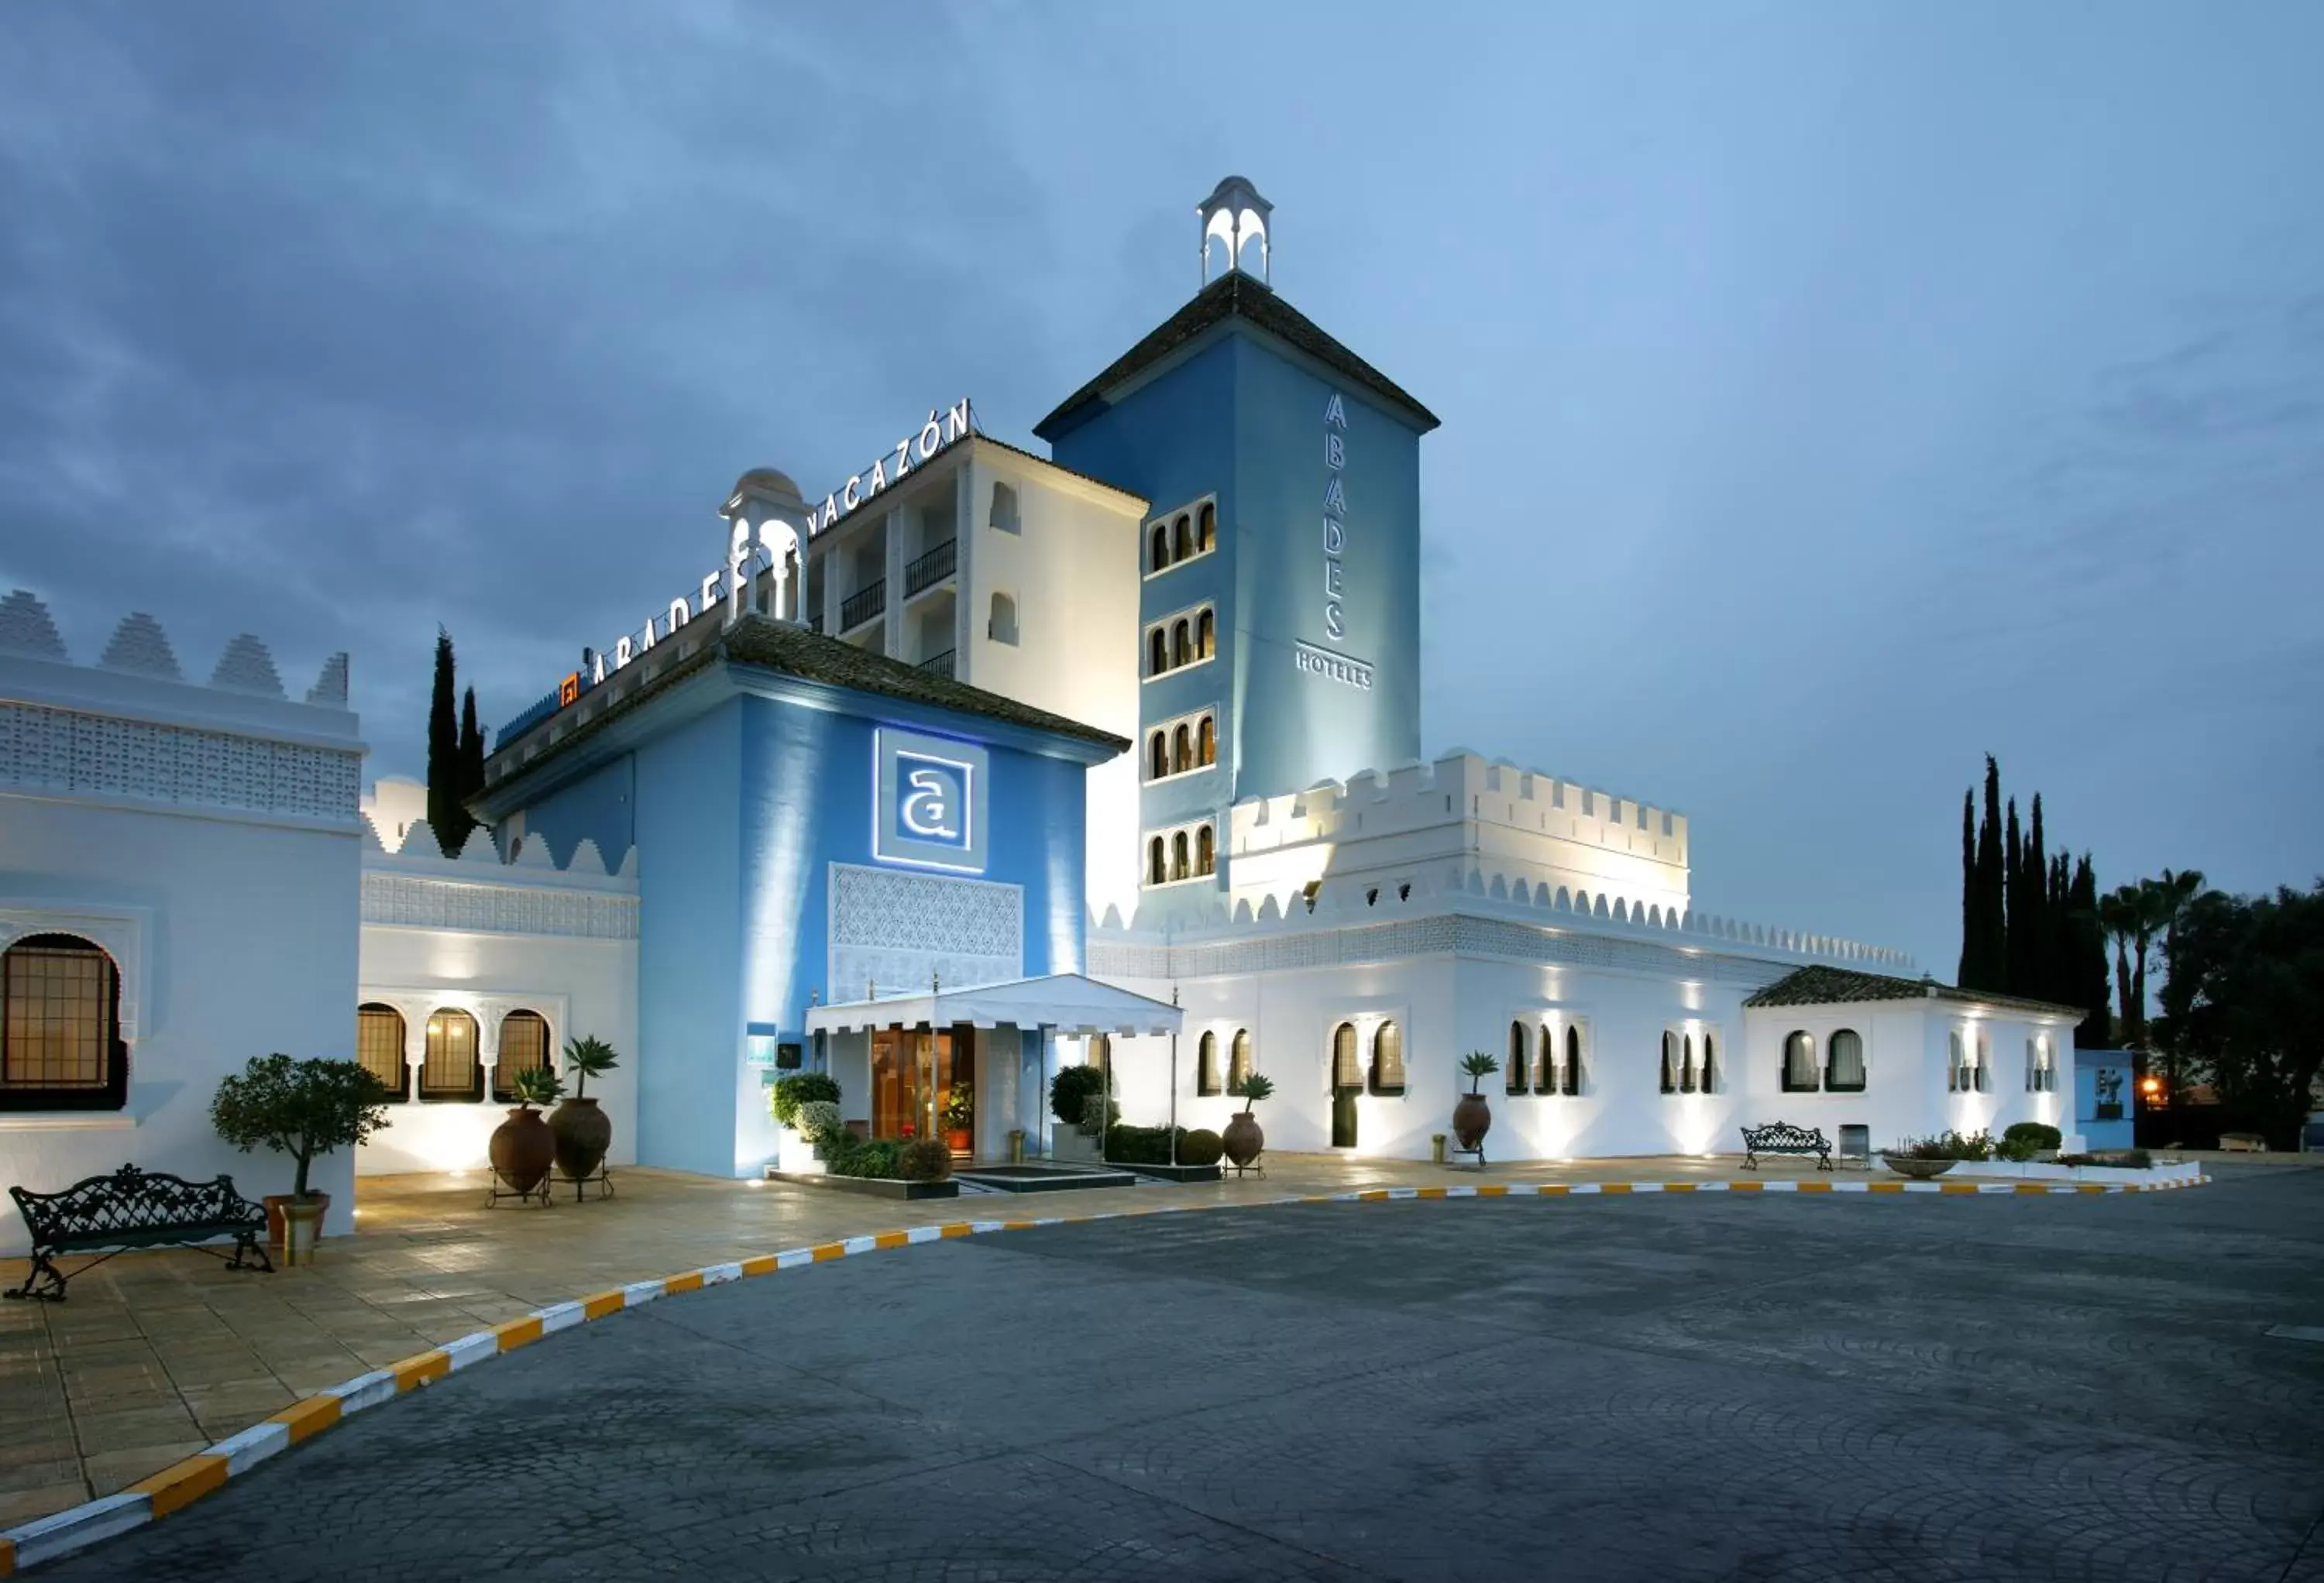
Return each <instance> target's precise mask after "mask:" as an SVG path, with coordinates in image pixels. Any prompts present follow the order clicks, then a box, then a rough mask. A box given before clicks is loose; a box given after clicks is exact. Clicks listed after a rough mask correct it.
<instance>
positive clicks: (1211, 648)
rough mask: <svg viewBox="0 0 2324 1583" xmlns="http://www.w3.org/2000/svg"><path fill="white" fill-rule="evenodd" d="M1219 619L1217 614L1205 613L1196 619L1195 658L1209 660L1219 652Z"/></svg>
mask: <svg viewBox="0 0 2324 1583" xmlns="http://www.w3.org/2000/svg"><path fill="white" fill-rule="evenodd" d="M1218 647H1219V618H1218V615H1217V613H1216V612H1213V611H1207V610H1206V611H1204V612H1203V613H1202V614H1201V615H1198V616H1196V617H1195V618H1194V658H1197V659H1208V658H1210V657H1211V656H1212V655H1213V654H1215V653H1216V652H1218Z"/></svg>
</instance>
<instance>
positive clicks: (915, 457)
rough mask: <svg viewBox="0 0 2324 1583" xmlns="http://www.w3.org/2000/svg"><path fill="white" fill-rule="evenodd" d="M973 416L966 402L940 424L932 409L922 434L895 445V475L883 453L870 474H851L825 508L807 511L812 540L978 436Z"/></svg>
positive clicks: (954, 407)
mask: <svg viewBox="0 0 2324 1583" xmlns="http://www.w3.org/2000/svg"><path fill="white" fill-rule="evenodd" d="M972 416H973V415H972V414H971V413H970V411H969V409H968V402H967V400H965V399H963V400H958V401H955V402H954V403H953V404H952V406H951V407H950V408H949V409H947V410H945V415H944V419H943V421H941V422H939V421H937V419H936V409H935V408H933V407H931V408H929V409H928V419H927V422H926V423H923V424H922V425H920V429H919V432H918V434H908V435H906V436H905V437H903V438H902V439H899V440H898V441H897V442H896V452H895V457H894V460H895V464H896V465H895V467H894V469H893V470H892V471H891V470H890V468H889V466H888V463H889V460H890V458H889V456H887V454H886V453H884V452H883V453H881V455H880V456H876V457H874V458H873V459H872V462H871V467H870V468H869V469H868V470H866V471H864V472H862V473H851V474H848V477H847V482H846V483H844V484H842V485H840V486H839V487H838V488H837V489H835V490H833V491H832V492H830V493H829V494H827V495H825V496H824V497H823V504H821V505H820V506H814V507H810V508H809V509H808V511H807V533H808V535H809V537H813V536H814V535H816V534H818V533H826V532H829V531H830V530H831V529H832V528H833V526H834V525H835V524H837V523H840V522H844V521H845V520H847V517H848V514H849V513H850V512H852V511H854V510H855V509H856V508H857V507H858V506H861V505H862V504H863V503H864V502H867V501H870V500H871V499H872V498H873V497H874V496H876V495H878V494H879V493H880V492H881V491H882V490H885V489H887V488H888V487H889V486H890V485H891V484H897V483H902V482H903V481H904V475H905V474H908V473H909V472H911V470H912V469H913V468H914V467H916V466H926V465H927V464H928V463H929V462H931V461H933V460H935V459H936V455H937V454H938V453H939V452H941V451H943V450H944V449H945V447H947V446H951V445H952V444H954V442H955V441H958V440H964V439H966V438H967V437H969V436H970V435H972V434H973V433H974V432H975V428H974V427H973V422H972Z"/></svg>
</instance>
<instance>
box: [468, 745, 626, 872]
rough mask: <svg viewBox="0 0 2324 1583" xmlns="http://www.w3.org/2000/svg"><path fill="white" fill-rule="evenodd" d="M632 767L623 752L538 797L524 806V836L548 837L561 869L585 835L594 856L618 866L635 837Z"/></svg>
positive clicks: (609, 868) (607, 864)
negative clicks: (594, 852) (609, 761)
mask: <svg viewBox="0 0 2324 1583" xmlns="http://www.w3.org/2000/svg"><path fill="white" fill-rule="evenodd" d="M632 770H633V766H632V760H631V759H630V757H629V755H627V754H623V755H622V757H621V758H619V759H614V760H613V761H612V762H611V763H608V764H605V765H603V766H601V767H600V768H598V769H597V770H596V771H595V773H594V774H591V775H588V776H586V777H585V778H582V779H579V780H576V781H575V782H574V783H573V784H572V785H570V786H566V787H558V789H557V790H556V791H554V792H552V793H550V794H549V796H545V797H543V798H541V800H540V801H539V802H538V803H536V804H534V805H532V806H530V807H529V808H527V809H526V810H525V811H524V836H525V839H526V840H528V841H545V842H548V843H549V855H550V856H551V857H553V858H555V859H556V860H557V866H558V868H560V869H561V868H564V867H566V866H567V865H568V864H570V863H571V862H572V861H573V849H574V848H575V847H576V846H578V845H580V844H581V841H582V838H583V837H585V836H586V837H587V838H588V839H589V840H591V841H594V842H596V843H597V855H598V856H599V857H600V858H602V859H604V864H605V869H606V871H607V872H608V873H610V872H612V871H613V870H617V869H619V868H620V867H621V866H622V854H623V853H625V852H627V851H629V850H630V848H631V846H632V845H633V844H634V843H635V842H636V840H637V824H636V807H635V801H634V799H635V796H636V792H637V787H636V782H635V777H634V775H633V773H632ZM501 856H502V857H503V858H506V857H507V856H508V853H507V852H506V851H503V852H502V854H501Z"/></svg>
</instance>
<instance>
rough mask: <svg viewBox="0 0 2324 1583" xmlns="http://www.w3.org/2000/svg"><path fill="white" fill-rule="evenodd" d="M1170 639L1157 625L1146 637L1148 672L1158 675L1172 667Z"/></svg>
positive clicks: (1148, 673) (1151, 674)
mask: <svg viewBox="0 0 2324 1583" xmlns="http://www.w3.org/2000/svg"><path fill="white" fill-rule="evenodd" d="M1169 642H1170V640H1169V639H1168V638H1167V637H1165V636H1164V635H1163V631H1162V629H1161V628H1159V627H1157V628H1155V629H1154V630H1153V631H1151V632H1149V633H1148V634H1147V637H1146V674H1147V675H1148V676H1160V675H1161V674H1162V673H1163V672H1164V671H1166V670H1168V669H1169V668H1170V648H1169Z"/></svg>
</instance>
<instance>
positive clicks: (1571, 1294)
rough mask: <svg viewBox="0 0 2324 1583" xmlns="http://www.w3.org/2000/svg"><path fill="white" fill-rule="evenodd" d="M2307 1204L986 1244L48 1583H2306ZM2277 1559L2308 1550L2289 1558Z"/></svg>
mask: <svg viewBox="0 0 2324 1583" xmlns="http://www.w3.org/2000/svg"><path fill="white" fill-rule="evenodd" d="M2319 1211H2324V1173H2317V1172H2310V1171H2287V1170H2282V1169H2278V1170H2273V1171H2264V1172H2262V1171H2255V1172H2252V1173H2232V1172H2230V1173H2223V1176H2222V1180H2221V1181H2220V1182H2219V1183H2218V1184H2217V1185H2215V1186H2212V1187H2209V1188H2205V1189H2201V1190H2199V1191H2196V1192H2179V1193H2169V1194H2162V1195H2157V1196H2153V1197H2139V1198H2114V1199H2094V1198H2071V1199H2047V1198H2015V1197H2012V1198H1981V1199H1980V1198H1946V1199H1934V1198H1886V1199H1879V1198H1863V1197H1848V1198H1840V1197H1832V1198H1821V1197H1818V1198H1805V1197H1794V1196H1789V1195H1785V1196H1780V1197H1774V1196H1771V1197H1766V1198H1760V1197H1750V1198H1744V1197H1727V1196H1724V1195H1720V1196H1692V1197H1687V1198H1673V1199H1655V1198H1637V1199H1628V1200H1626V1199H1618V1198H1608V1199H1599V1200H1549V1201H1473V1202H1457V1201H1456V1202H1449V1203H1448V1202H1436V1203H1378V1204H1362V1205H1316V1206H1300V1207H1289V1208H1281V1209H1268V1210H1216V1211H1206V1212H1201V1213H1194V1214H1188V1215H1184V1216H1167V1217H1161V1218H1147V1219H1139V1220H1135V1221H1125V1222H1118V1223H1108V1224H1102V1225H1096V1226H1081V1227H1066V1228H1060V1229H1053V1230H1043V1231H1035V1232H1025V1233H1015V1234H1010V1235H1008V1236H1003V1237H993V1238H972V1239H968V1240H964V1241H959V1242H948V1243H943V1244H936V1245H929V1246H926V1247H915V1248H910V1249H905V1250H900V1251H896V1252H891V1253H885V1254H881V1255H877V1256H869V1257H862V1258H852V1259H847V1260H844V1261H842V1262H840V1263H837V1264H834V1265H823V1266H818V1267H816V1268H813V1269H807V1270H800V1271H795V1272H791V1273H788V1274H785V1275H777V1276H773V1277H770V1278H767V1279H762V1280H759V1281H752V1282H746V1283H741V1284H734V1285H730V1286H724V1287H718V1288H715V1289H712V1290H710V1291H706V1292H703V1293H694V1294H690V1295H687V1296H684V1297H680V1298H677V1299H673V1300H669V1301H666V1302H658V1303H655V1304H653V1305H651V1306H650V1307H649V1308H646V1309H644V1310H642V1311H638V1312H635V1313H630V1314H622V1315H617V1316H615V1317H613V1318H612V1319H610V1320H607V1321H603V1322H601V1323H598V1324H595V1325H592V1326H588V1327H586V1328H584V1329H582V1330H575V1331H571V1332H568V1333H567V1334H565V1335H562V1336H559V1337H556V1338H553V1339H550V1340H549V1341H546V1342H543V1343H542V1344H540V1345H539V1346H536V1347H532V1348H527V1349H525V1350H522V1351H520V1352H517V1353H513V1354H512V1355H510V1356H508V1357H506V1358H500V1359H498V1360H496V1361H494V1362H493V1363H491V1364H489V1365H487V1366H485V1367H481V1368H477V1369H475V1370H471V1371H469V1372H466V1373H464V1374H461V1375H458V1376H455V1377H453V1378H451V1379H450V1380H447V1381H445V1382H443V1383H441V1384H438V1385H434V1386H431V1387H429V1389H428V1390H426V1391H425V1392H423V1393H421V1394H419V1395H418V1396H417V1397H414V1398H407V1399H405V1400H403V1401H401V1402H397V1403H392V1404H388V1405H386V1406H384V1407H382V1408H379V1409H377V1410H375V1411H374V1412H371V1413H365V1414H364V1415H362V1416H361V1417H359V1418H357V1419H355V1420H354V1421H352V1422H350V1423H348V1424H347V1425H346V1426H345V1427H343V1428H341V1429H337V1430H335V1431H331V1432H330V1433H329V1434H327V1435H326V1436H324V1437H322V1438H321V1439H320V1440H317V1441H315V1442H313V1443H312V1444H311V1445H309V1446H306V1447H302V1448H300V1449H298V1450H294V1451H292V1452H291V1453H289V1454H287V1455H285V1456H282V1457H281V1458H278V1459H275V1460H274V1461H272V1462H271V1463H268V1464H267V1465H265V1466H264V1467H263V1468H260V1469H258V1470H257V1471H256V1472H254V1473H253V1474H252V1475H250V1476H248V1477H244V1478H240V1479H237V1480H235V1482H234V1483H233V1484H232V1485H230V1486H228V1487H227V1488H226V1490H224V1491H223V1492H221V1493H220V1494H219V1495H217V1496H213V1497H211V1498H210V1499H208V1500H206V1501H203V1502H201V1503H199V1504H198V1505H196V1506H194V1507H192V1508H190V1509H189V1510H187V1511H186V1512H183V1513H180V1514H178V1515H175V1516H173V1517H171V1518H169V1519H167V1520H165V1521H163V1522H161V1523H157V1524H155V1525H154V1526H152V1527H151V1528H149V1529H145V1530H143V1531H141V1532H136V1533H134V1534H132V1535H129V1536H127V1537H126V1538H124V1539H123V1540H120V1541H118V1542H113V1543H110V1544H106V1545H102V1546H99V1547H97V1549H95V1550H93V1551H88V1552H86V1553H84V1554H83V1555H81V1556H78V1557H76V1558H74V1559H72V1560H69V1561H67V1562H64V1563H62V1564H60V1565H59V1566H57V1567H55V1568H53V1569H44V1572H43V1575H44V1576H50V1577H53V1578H60V1579H62V1578H123V1577H128V1576H133V1575H134V1576H136V1577H141V1578H156V1579H171V1580H175V1579H207V1578H217V1579H228V1578H231V1579H236V1580H245V1579H272V1578H318V1579H333V1580H337V1583H358V1580H361V1579H369V1578H382V1579H387V1578H392V1579H395V1580H396V1583H407V1580H408V1579H410V1578H637V1577H641V1576H648V1577H659V1576H670V1577H680V1576H682V1577H687V1578H848V1579H903V1578H911V1579H937V1578H944V1579H952V1578H994V1579H1016V1578H1075V1579H1079V1578H1100V1579H1112V1578H1203V1579H1222V1578H1447V1579H1450V1578H1466V1579H1474V1578H1527V1579H1542V1578H1632V1577H1638V1578H1727V1577H1744V1578H1841V1577H1846V1578H1859V1579H1860V1578H1914V1579H1923V1578H1927V1579H1934V1578H2045V1579H2047V1578H2060V1579H2068V1578H2090V1579H2106V1580H2107V1583H2112V1580H2114V1579H2119V1578H2164V1577H2172V1578H2179V1577H2186V1578H2194V1577H2203V1578H2265V1579H2268V1580H2270V1583H2279V1580H2282V1579H2285V1578H2324V1533H2319V1532H2318V1523H2319V1515H2324V1342H2317V1341H2303V1340H2298V1339H2279V1338H2273V1337H2270V1336H2268V1335H2267V1334H2266V1333H2265V1332H2266V1330H2267V1328H2268V1327H2269V1326H2270V1325H2271V1324H2286V1325H2295V1326H2324V1258H2319V1255H2324V1213H2319ZM2303 1542H2304V1543H2305V1546H2306V1548H2305V1549H2304V1550H2303V1549H2302V1545H2303Z"/></svg>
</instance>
